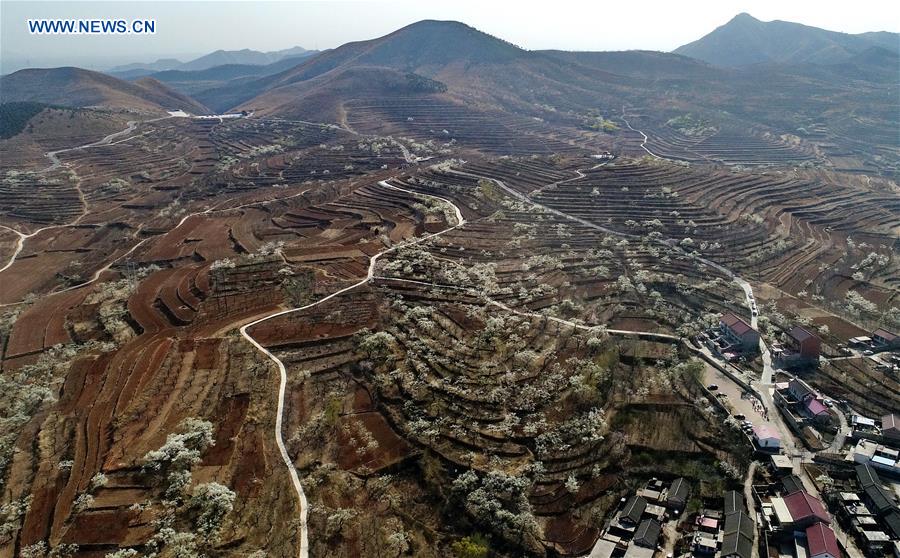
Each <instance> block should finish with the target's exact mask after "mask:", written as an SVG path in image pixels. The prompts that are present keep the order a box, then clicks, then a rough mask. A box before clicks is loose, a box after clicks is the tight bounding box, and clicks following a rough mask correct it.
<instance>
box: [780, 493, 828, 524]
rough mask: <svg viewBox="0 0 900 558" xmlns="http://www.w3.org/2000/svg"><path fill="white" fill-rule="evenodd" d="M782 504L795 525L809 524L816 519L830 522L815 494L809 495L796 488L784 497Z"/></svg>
mask: <svg viewBox="0 0 900 558" xmlns="http://www.w3.org/2000/svg"><path fill="white" fill-rule="evenodd" d="M784 504H785V505H786V506H787V509H788V513H790V514H791V519H792V520H793V521H794V524H795V525H798V526H800V527H803V526H809V525H812V524H813V523H816V522H817V521H821V522H822V523H828V524H830V523H831V517H830V516H829V515H828V512H827V511H826V510H825V506H823V505H822V502H821V501H819V499H818V498H816V497H815V496H810V495H809V494H807V493H806V492H805V491H803V490H798V491H797V492H794V493H792V494H788V495H787V496H785V497H784Z"/></svg>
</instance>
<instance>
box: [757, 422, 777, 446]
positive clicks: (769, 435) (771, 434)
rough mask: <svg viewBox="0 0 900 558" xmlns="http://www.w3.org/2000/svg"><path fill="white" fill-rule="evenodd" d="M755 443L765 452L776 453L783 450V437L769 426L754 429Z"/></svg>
mask: <svg viewBox="0 0 900 558" xmlns="http://www.w3.org/2000/svg"><path fill="white" fill-rule="evenodd" d="M753 441H754V442H755V443H756V447H758V448H759V449H761V450H764V451H775V452H777V451H778V450H780V449H781V437H780V436H779V435H778V433H777V432H776V431H775V429H774V428H772V427H771V426H769V425H767V424H760V425H758V426H754V427H753Z"/></svg>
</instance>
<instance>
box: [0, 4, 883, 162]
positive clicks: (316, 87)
mask: <svg viewBox="0 0 900 558" xmlns="http://www.w3.org/2000/svg"><path fill="white" fill-rule="evenodd" d="M754 22H755V23H754ZM735 29H738V30H739V31H740V32H738V31H734V30H735ZM753 29H756V30H757V31H756V32H754V31H752V30H753ZM891 37H893V38H894V39H896V37H897V35H896V34H890V33H867V34H863V35H844V34H841V33H833V32H830V31H824V30H821V29H815V28H810V27H806V26H802V25H799V24H788V23H784V22H771V23H762V22H759V21H757V20H755V19H753V18H752V17H750V16H747V15H744V14H742V15H740V16H738V17H736V18H735V19H734V20H733V21H732V22H730V23H729V24H727V25H725V26H723V27H721V28H719V29H718V30H716V31H714V32H713V33H711V34H710V35H708V36H707V37H705V38H704V39H701V40H700V41H698V42H696V43H692V44H691V45H686V46H685V47H682V48H680V49H678V52H676V53H663V52H653V51H625V52H567V51H559V50H545V51H529V50H524V49H521V48H519V47H517V46H515V45H513V44H511V43H509V42H506V41H503V40H502V39H498V38H497V37H493V36H491V35H488V34H486V33H483V32H481V31H478V30H477V29H474V28H472V27H470V26H468V25H465V24H463V23H460V22H454V21H433V20H426V21H420V22H418V23H414V24H412V25H408V26H406V27H404V28H402V29H398V30H397V31H394V32H393V33H390V34H388V35H385V36H383V37H378V38H375V39H371V40H366V41H357V42H352V43H347V44H345V45H342V46H340V47H338V48H335V49H333V50H329V51H324V52H320V53H313V54H310V53H308V51H304V52H301V53H300V54H299V55H297V56H293V57H291V56H289V53H290V52H293V53H294V54H296V53H297V52H298V51H296V50H293V51H281V54H278V56H287V57H285V58H281V59H280V60H278V61H276V62H273V63H268V64H246V63H227V64H220V65H216V66H213V67H209V68H203V69H182V68H183V67H191V68H197V67H201V66H205V65H206V64H214V63H216V61H224V60H246V59H248V58H247V57H245V56H244V54H246V53H245V51H238V53H244V54H240V55H239V56H238V55H235V53H213V54H211V55H209V56H206V57H202V58H200V59H198V60H195V61H192V63H190V66H186V65H184V64H181V65H179V68H178V69H168V70H162V71H156V72H153V73H151V74H149V77H147V76H144V77H142V78H139V79H136V81H133V82H129V81H127V80H122V79H117V78H116V77H112V76H109V75H103V74H98V73H96V72H87V71H85V70H76V69H74V68H58V69H54V70H23V71H20V72H16V73H14V74H10V75H9V76H6V77H4V78H2V80H0V85H2V88H0V100H2V101H22V100H34V101H41V102H46V103H52V104H57V105H77V106H86V105H103V106H113V107H116V108H135V109H138V110H156V111H159V110H161V109H172V108H183V109H184V110H187V111H189V112H194V113H200V112H206V111H207V110H209V111H212V112H224V111H230V110H236V109H242V110H252V111H254V112H255V113H256V114H257V115H258V116H263V117H264V116H278V117H286V118H297V119H303V120H311V121H316V122H331V123H338V124H341V125H344V126H348V127H353V126H354V124H353V123H352V122H353V121H356V122H359V123H360V124H359V126H363V127H365V126H368V127H369V128H368V129H370V130H371V131H373V133H375V132H377V133H381V132H384V131H385V130H383V129H378V126H388V127H389V128H390V129H389V130H388V133H404V132H405V130H406V129H408V128H411V127H414V126H420V125H422V122H423V121H424V120H423V119H421V118H420V119H416V118H415V117H413V115H412V114H408V113H409V112H410V110H411V109H409V110H408V109H407V107H415V106H420V107H422V106H432V105H435V106H438V107H441V108H435V109H434V112H433V113H432V114H433V115H436V116H434V119H435V123H434V125H433V126H429V127H428V128H427V129H428V130H431V129H434V130H437V131H438V132H440V133H442V130H443V129H444V128H445V127H446V123H445V121H444V120H443V119H442V118H441V116H440V115H442V114H449V113H454V114H455V112H454V111H459V110H463V111H465V112H466V116H465V117H464V118H462V119H461V120H460V119H457V122H460V121H463V122H466V121H477V120H479V119H495V118H501V117H512V118H527V119H528V121H529V122H531V123H540V124H533V125H554V126H556V127H561V128H568V129H570V130H572V129H573V130H579V131H584V130H597V129H598V126H600V125H601V124H602V125H603V126H604V127H606V128H609V127H610V126H613V127H615V126H616V125H620V124H621V123H622V121H621V119H620V117H621V115H622V113H623V111H625V110H627V111H628V112H629V113H630V114H632V115H635V116H636V117H637V118H641V119H643V120H642V123H643V124H644V125H648V126H657V127H659V129H660V130H661V131H662V133H669V132H670V130H669V129H668V128H667V127H666V126H667V124H666V123H667V122H668V121H669V120H671V119H673V118H676V117H679V116H683V115H685V114H693V115H694V116H695V117H697V118H698V119H706V120H708V121H709V122H712V123H714V127H715V128H716V129H724V128H730V129H732V130H736V131H737V132H736V133H748V132H747V130H750V129H753V131H754V132H753V133H763V134H769V135H771V136H772V137H781V136H782V135H796V134H807V133H810V132H809V130H822V129H824V127H826V126H834V128H835V130H838V132H837V133H839V134H843V135H845V136H846V137H848V138H852V141H853V142H859V141H863V139H864V138H868V137H873V136H872V133H873V132H878V133H881V132H880V131H878V130H875V128H878V127H879V126H881V127H883V126H893V127H894V128H895V127H896V109H895V106H896V99H897V98H898V97H900V95H898V89H900V86H898V79H897V68H898V67H900V66H898V62H897V60H898V54H897V49H896V48H894V49H891V48H888V47H887V46H882V45H887V44H889V43H890V40H886V39H890V38H891ZM751 39H752V40H751ZM710 41H712V42H718V44H719V48H718V52H719V53H720V54H723V55H725V54H727V53H734V55H733V56H731V57H730V58H728V57H724V56H723V57H717V58H713V59H712V60H703V59H701V58H698V57H699V56H701V55H700V54H696V52H697V51H701V50H703V49H702V48H701V47H702V46H703V43H704V42H710ZM730 41H732V42H734V43H735V44H736V45H739V46H731V42H730ZM842 41H843V42H842ZM839 44H843V46H842V47H840V48H839V46H836V45H839ZM772 45H781V46H780V48H773V46H772ZM791 45H794V46H791ZM798 45H805V46H804V47H801V46H798ZM829 45H830V46H829ZM691 52H693V53H694V54H690V53H691ZM787 52H790V53H793V54H792V55H791V56H788V55H787V54H786V53H787ZM825 52H830V53H832V54H831V55H826V54H824V53H825ZM269 54H271V53H269ZM775 54H778V57H777V58H773V56H774V55H775ZM738 55H740V60H739V61H738V60H737V59H736V58H735V57H736V56H738ZM248 56H249V59H251V60H255V61H259V60H261V58H260V57H259V56H256V55H248ZM204 60H205V61H204ZM161 62H162V64H161V66H165V65H167V63H165V61H161ZM195 62H196V64H195ZM131 71H142V72H143V71H147V70H136V69H135V68H131V69H130V70H125V72H131ZM130 79H135V78H134V77H131V78H130ZM861 83H863V84H864V87H860V86H859V85H860V84H861ZM835 99H837V100H839V101H840V102H833V100H835ZM129 103H133V104H134V106H133V107H129ZM426 112H427V111H426ZM848 114H852V115H853V117H852V118H848V117H847V115H848ZM612 121H618V124H616V123H613V124H610V122H612ZM388 122H389V123H390V124H386V123H388ZM598 122H599V124H598ZM880 123H886V124H880ZM891 130H893V128H891ZM448 133H452V132H451V131H448ZM817 133H819V132H817ZM883 136H884V137H885V138H889V139H892V140H893V141H894V143H895V141H896V140H895V138H896V136H895V135H892V132H891V131H890V130H889V131H888V133H886V134H883ZM879 137H881V136H879ZM848 141H849V140H848ZM882 143H885V144H887V140H885V142H882ZM848 145H851V144H849V143H848ZM852 145H856V143H853V144H852Z"/></svg>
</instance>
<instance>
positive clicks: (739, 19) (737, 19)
mask: <svg viewBox="0 0 900 558" xmlns="http://www.w3.org/2000/svg"><path fill="white" fill-rule="evenodd" d="M742 21H746V22H756V23H762V22H761V21H760V20H758V19H756V18H755V17H753V16H752V15H750V14H748V13H747V12H741V13H739V14H738V15H736V16H734V17H733V18H731V21H729V22H728V23H736V22H742ZM726 25H727V24H726Z"/></svg>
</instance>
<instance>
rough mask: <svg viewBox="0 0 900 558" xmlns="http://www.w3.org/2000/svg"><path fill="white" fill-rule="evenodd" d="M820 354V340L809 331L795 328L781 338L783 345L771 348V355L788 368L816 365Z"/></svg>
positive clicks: (798, 327)
mask: <svg viewBox="0 0 900 558" xmlns="http://www.w3.org/2000/svg"><path fill="white" fill-rule="evenodd" d="M821 352H822V340H821V339H819V337H818V336H817V335H815V334H813V333H811V332H810V331H809V330H807V329H805V328H802V327H800V326H795V327H793V328H791V329H790V331H788V332H786V333H785V334H784V336H783V344H782V345H781V346H777V347H773V349H772V354H773V356H774V357H775V358H777V359H778V361H779V362H780V363H781V364H782V365H784V366H785V367H789V368H799V367H803V366H811V365H816V364H818V362H819V355H820V354H821Z"/></svg>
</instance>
